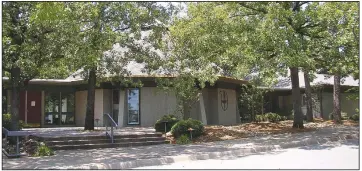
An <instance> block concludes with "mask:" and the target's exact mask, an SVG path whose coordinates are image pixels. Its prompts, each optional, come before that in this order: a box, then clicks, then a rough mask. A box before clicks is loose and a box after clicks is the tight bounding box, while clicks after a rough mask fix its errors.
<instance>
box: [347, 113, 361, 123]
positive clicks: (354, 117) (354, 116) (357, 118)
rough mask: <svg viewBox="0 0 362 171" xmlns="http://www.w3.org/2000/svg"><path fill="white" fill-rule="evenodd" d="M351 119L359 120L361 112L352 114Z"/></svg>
mask: <svg viewBox="0 0 362 171" xmlns="http://www.w3.org/2000/svg"><path fill="white" fill-rule="evenodd" d="M349 119H350V120H353V121H356V122H358V121H359V114H354V115H352V116H350V117H349Z"/></svg>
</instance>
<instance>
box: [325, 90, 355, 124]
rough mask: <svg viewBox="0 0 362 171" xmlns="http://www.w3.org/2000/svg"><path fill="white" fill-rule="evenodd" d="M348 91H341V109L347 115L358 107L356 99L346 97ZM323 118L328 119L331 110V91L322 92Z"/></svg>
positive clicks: (351, 113) (353, 112)
mask: <svg viewBox="0 0 362 171" xmlns="http://www.w3.org/2000/svg"><path fill="white" fill-rule="evenodd" d="M348 95H350V93H341V109H342V112H345V113H347V115H348V116H350V115H353V114H355V113H356V111H355V110H356V108H358V107H359V101H358V100H349V99H348V98H347V97H348ZM322 96H323V100H322V103H323V118H325V119H329V114H331V113H332V112H333V93H329V92H323V94H322Z"/></svg>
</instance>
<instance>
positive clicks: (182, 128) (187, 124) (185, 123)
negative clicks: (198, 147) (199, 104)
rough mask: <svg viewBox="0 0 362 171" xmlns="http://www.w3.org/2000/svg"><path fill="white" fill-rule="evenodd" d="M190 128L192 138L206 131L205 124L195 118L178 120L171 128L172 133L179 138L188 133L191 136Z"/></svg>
mask: <svg viewBox="0 0 362 171" xmlns="http://www.w3.org/2000/svg"><path fill="white" fill-rule="evenodd" d="M189 128H192V129H193V131H192V138H196V137H199V136H200V135H202V134H203V133H204V125H203V124H202V122H201V121H199V120H194V119H191V118H189V119H187V120H181V121H179V122H177V123H176V124H175V125H174V126H173V127H172V128H171V134H172V135H173V136H174V137H175V138H178V137H180V136H181V135H188V136H190V131H189V130H188V129H189Z"/></svg>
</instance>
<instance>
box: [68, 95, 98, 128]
mask: <svg viewBox="0 0 362 171" xmlns="http://www.w3.org/2000/svg"><path fill="white" fill-rule="evenodd" d="M87 94H88V92H87V91H77V92H75V105H76V107H75V119H76V121H75V124H76V126H81V127H82V126H84V124H85V115H86V108H87ZM94 119H99V122H98V124H99V125H94V126H103V124H102V123H103V89H96V92H95V101H94ZM95 124H96V123H95Z"/></svg>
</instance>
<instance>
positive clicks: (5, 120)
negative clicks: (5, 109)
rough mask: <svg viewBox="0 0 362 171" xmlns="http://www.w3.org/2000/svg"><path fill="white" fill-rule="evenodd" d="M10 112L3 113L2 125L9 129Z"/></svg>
mask: <svg viewBox="0 0 362 171" xmlns="http://www.w3.org/2000/svg"><path fill="white" fill-rule="evenodd" d="M10 125H11V114H8V113H7V114H3V127H4V128H6V129H8V130H10Z"/></svg>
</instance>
